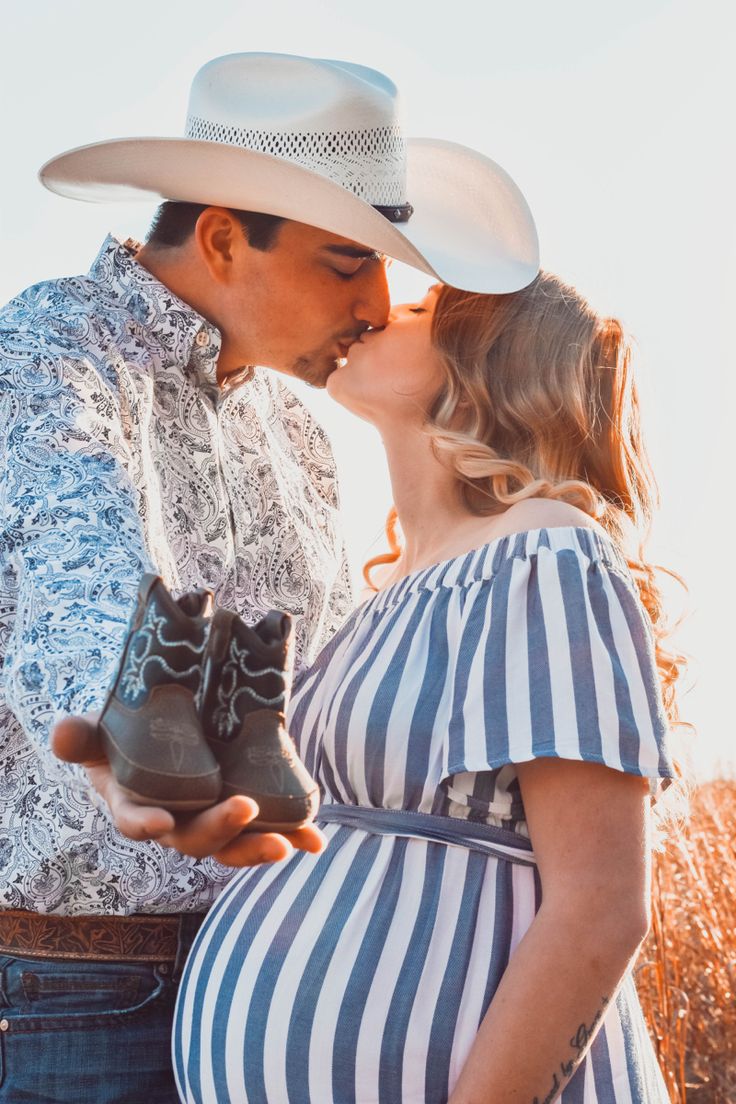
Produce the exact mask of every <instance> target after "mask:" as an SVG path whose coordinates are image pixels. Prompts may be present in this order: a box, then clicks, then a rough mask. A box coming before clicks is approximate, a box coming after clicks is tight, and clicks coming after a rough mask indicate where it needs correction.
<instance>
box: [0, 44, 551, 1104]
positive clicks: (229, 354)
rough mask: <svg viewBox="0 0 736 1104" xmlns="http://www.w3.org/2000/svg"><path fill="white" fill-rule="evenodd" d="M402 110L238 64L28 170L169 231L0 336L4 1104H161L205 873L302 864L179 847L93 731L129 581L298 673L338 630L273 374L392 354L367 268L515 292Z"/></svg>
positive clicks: (34, 302)
mask: <svg viewBox="0 0 736 1104" xmlns="http://www.w3.org/2000/svg"><path fill="white" fill-rule="evenodd" d="M396 111H397V109H396V94H395V89H394V87H393V85H392V84H391V83H390V82H389V81H388V80H387V79H386V78H385V77H383V76H382V75H381V74H378V73H376V72H374V71H373V70H369V69H365V68H364V67H362V66H353V65H350V64H348V63H338V62H326V61H319V60H315V59H305V58H291V57H285V56H281V55H259V54H256V55H252V54H250V55H249V54H241V55H232V56H229V57H226V58H218V59H215V61H213V62H210V63H209V64H208V65H207V66H205V67H204V69H203V70H201V71H200V73H199V74H198V75H197V77H196V78H195V82H194V84H193V87H192V94H191V98H190V106H189V117H188V122H187V135H188V136H187V138H186V139H184V140H176V139H171V138H168V139H135V140H120V141H116V142H108V143H99V144H97V145H95V146H90V147H83V148H82V149H80V150H75V151H71V152H70V153H67V154H63V155H61V156H60V157H58V158H55V159H54V160H53V161H51V162H49V163H48V164H47V165H46V166H45V167H44V169H43V170H42V180H43V182H44V183H45V184H46V185H47V186H48V187H50V188H52V189H53V190H56V191H58V192H60V193H61V194H64V195H67V196H71V197H80V198H96V199H100V198H105V197H108V196H112V197H116V198H122V197H123V196H125V195H128V194H131V193H132V194H135V195H137V196H140V195H143V196H149V197H156V198H157V199H159V200H161V199H164V200H165V201H166V202H165V203H164V205H163V207H161V208H160V210H159V213H158V216H157V219H156V221H155V223H154V226H153V229H152V232H151V234H150V236H149V238H148V240H147V242H146V244H145V245H144V246H141V247H139V246H138V245H136V244H135V243H131V242H127V243H125V244H121V243H119V242H117V241H115V240H114V239H112V238H108V239H107V241H106V242H105V243H104V245H103V247H102V250H101V252H100V254H99V256H98V258H97V259H96V261H95V262H94V264H93V266H92V269H91V270H90V273H89V274H88V275H87V276H84V277H75V278H70V279H65V280H59V281H53V282H49V283H45V284H40V285H37V286H35V287H33V288H30V289H28V290H27V291H26V292H24V293H23V294H21V295H20V296H18V297H17V298H16V299H15V300H13V301H12V302H11V303H10V304H8V306H7V307H6V308H5V309H4V311H3V312H2V313H1V314H0V424H1V425H2V440H3V448H4V450H5V456H4V464H3V476H2V479H3V486H2V499H1V505H2V537H1V538H0V568H1V569H2V573H3V576H2V577H3V592H2V593H3V603H2V614H1V615H0V617H1V618H2V626H1V627H2V631H1V632H0V640H2V643H3V650H4V664H3V671H2V684H1V686H0V691H1V697H0V727H1V730H2V733H3V739H4V751H3V756H4V771H5V773H4V779H5V782H4V788H3V796H2V800H3V817H2V837H0V856H1V857H2V858H1V861H2V868H1V869H0V903H1V905H2V909H3V910H4V911H2V912H0V955H2V956H3V961H4V964H5V990H4V994H3V995H4V1009H5V1010H4V1012H3V1014H2V1019H0V1031H1V1032H3V1033H4V1075H3V1081H2V1084H0V1100H3V1099H6V1100H14V1099H22V1098H23V1097H24V1095H28V1096H32V1095H33V1094H34V1093H35V1095H38V1094H39V1092H40V1093H41V1094H42V1098H43V1099H44V1100H47V1101H49V1102H50V1101H66V1100H74V1101H76V1102H77V1104H79V1102H80V1101H84V1100H89V1101H94V1102H95V1104H103V1102H105V1101H108V1100H110V1101H112V1100H115V1101H122V1100H131V1101H140V1100H143V1099H146V1100H150V1101H154V1100H161V1101H169V1100H172V1101H173V1100H175V1099H176V1093H175V1089H174V1085H173V1079H172V1077H171V1074H170V1070H169V1045H168V1035H169V1029H170V1022H171V1015H172V1006H173V1000H174V997H175V992H176V983H177V980H178V976H179V973H180V969H181V965H182V962H183V957H184V954H185V952H186V948H187V945H188V942H189V941H190V940H191V936H192V934H193V931H194V930H195V929H196V926H197V924H198V923H199V922H200V921H201V918H202V915H203V913H204V911H205V910H206V909H207V907H208V906H209V904H210V903H211V902H212V901H213V900H214V898H215V896H216V895H217V893H218V892H219V891H220V890H221V889H222V888H223V886H224V885H225V884H226V882H227V876H228V870H227V868H226V867H225V866H222V865H219V864H218V862H217V861H216V859H219V860H221V862H222V863H226V864H228V865H230V866H238V865H245V864H251V863H256V862H267V861H273V860H277V859H279V858H281V857H283V856H284V855H285V854H287V853H288V851H289V849H290V847H291V846H297V847H300V848H303V849H304V850H307V851H309V850H318V849H319V848H320V847H321V846H322V840H321V836H320V834H319V832H318V830H317V829H316V828H305V829H302V830H301V831H300V832H298V833H295V834H294V835H293V837H291V839H286V838H284V837H282V836H278V835H258V834H251V835H248V834H246V835H242V834H241V832H242V828H243V827H244V826H245V825H246V824H247V823H248V821H250V820H251V819H253V818H254V816H255V815H256V813H257V809H256V807H255V805H254V803H253V802H250V801H249V800H248V799H247V798H244V797H235V798H231V799H230V800H229V801H226V802H222V803H220V804H219V805H216V806H214V807H212V808H210V809H207V810H206V811H205V812H203V813H200V814H197V815H196V816H192V817H190V818H188V819H184V818H183V819H181V820H180V821H179V822H178V823H177V822H175V821H174V819H173V817H172V816H171V814H170V813H167V812H165V811H164V810H162V809H151V808H145V807H141V806H135V805H132V804H131V802H130V801H129V800H128V799H127V798H126V795H125V794H124V793H123V792H122V791H121V790H120V788H119V787H118V786H117V785H116V783H115V782H114V780H113V779H112V776H111V774H110V772H109V769H108V768H107V766H106V763H105V762H104V759H103V758H102V757H101V752H100V746H99V743H98V740H97V734H96V730H95V725H94V713H95V711H96V710H98V709H99V708H100V706H101V704H102V702H103V700H104V697H105V693H106V690H107V687H108V685H109V684H110V681H111V678H112V676H113V674H114V672H115V669H116V666H117V662H118V657H119V651H120V646H121V643H122V640H123V637H124V634H125V627H126V623H127V620H128V616H129V613H130V610H131V608H132V606H133V603H134V600H135V592H136V586H137V582H138V579H139V577H140V575H141V574H142V572H144V571H155V572H156V573H158V574H160V575H161V576H162V577H163V579H164V581H165V582H166V584H167V585H168V586H169V587H170V588H171V589H172V590H173V591H175V592H182V591H186V590H191V589H193V588H195V587H197V586H202V585H204V586H207V587H209V588H210V589H212V590H213V591H214V596H215V601H216V602H217V603H218V604H219V605H221V606H225V607H229V608H232V609H235V610H237V611H238V612H240V613H241V614H242V615H243V616H244V617H245V618H246V619H247V620H249V621H252V620H254V619H257V618H258V617H259V616H260V615H262V614H263V613H265V612H266V611H267V610H268V609H269V608H271V607H275V608H281V609H286V610H288V611H289V612H290V613H291V614H292V615H293V618H294V625H295V637H296V651H297V662H298V663H305V662H308V661H309V660H311V659H312V658H313V657H314V655H315V653H316V651H317V649H318V648H319V646H320V644H321V643H323V642H324V641H325V640H326V639H328V638H329V636H330V635H331V633H332V632H333V631H334V630H335V629H336V627H337V626H338V625H339V624H340V621H341V620H342V618H343V617H344V615H345V613H346V612H347V609H348V608H349V604H350V592H349V583H348V573H347V568H346V563H345V553H344V545H343V542H342V539H341V537H340V535H339V530H338V524H337V505H338V503H337V492H336V486H335V474H334V469H333V464H332V460H331V456H330V452H329V448H328V445H327V443H326V441H325V439H324V436H323V434H322V433H321V431H320V430H319V428H318V427H317V426H316V425H315V424H314V423H313V421H312V419H311V418H310V416H309V414H308V413H307V412H306V410H304V408H303V407H302V406H301V404H300V403H299V402H298V400H297V399H296V398H295V397H294V396H293V395H292V394H291V393H290V392H289V391H288V389H287V388H286V387H285V386H284V384H283V383H282V382H281V381H280V377H279V376H278V375H275V374H272V372H271V371H269V369H275V370H276V372H278V373H281V374H285V375H287V376H288V375H293V376H295V377H299V378H301V379H305V380H308V381H309V382H310V383H312V384H314V385H316V386H322V385H323V384H324V382H325V380H326V378H327V376H328V375H329V373H330V372H331V371H332V370H333V369H334V367H335V366H336V363H337V361H338V360H339V359H340V358H341V357H343V356H344V355H345V353H346V352H347V350H348V348H349V347H350V345H351V344H352V343H353V342H354V341H355V340H357V339H358V338H359V337H360V334H361V333H362V332H363V331H364V330H365V329H366V328H368V327H371V326H373V327H380V326H383V325H385V324H386V321H387V318H388V310H389V302H388V290H387V284H386V275H385V268H384V260H383V257H384V255H385V254H388V255H391V256H394V257H397V258H399V259H402V260H405V261H407V262H408V263H410V264H413V265H415V266H416V267H418V268H420V269H422V270H423V271H426V272H427V273H428V274H429V275H430V276H432V278H434V279H436V278H438V277H439V278H440V279H444V280H447V281H448V282H452V283H456V284H458V285H459V286H465V287H468V288H470V289H474V290H479V291H504V290H506V291H510V290H513V289H514V288H516V287H520V286H523V285H524V284H525V283H527V282H528V281H529V280H530V279H532V278H533V276H534V274H535V272H536V268H537V253H536V238H535V234H534V227H533V222H532V221H531V216H530V215H529V212H528V209H527V208H526V205H525V203H524V200H523V198H522V197H521V195H520V193H519V192H518V190H517V189H516V188H515V186H514V185H513V182H511V181H510V180H509V178H508V177H507V176H506V175H505V174H504V173H503V171H502V170H500V169H499V168H498V166H495V165H494V164H493V162H490V161H488V160H487V159H486V158H483V157H481V156H480V155H478V154H474V153H473V152H472V151H468V150H465V149H463V148H462V147H456V146H451V145H450V144H449V143H442V142H431V141H429V140H415V141H414V143H413V144H412V143H411V142H410V143H408V145H407V143H406V142H405V140H404V139H403V137H402V135H401V131H400V128H399V124H398V121H397V114H396ZM456 239H458V241H459V244H458V247H457V248H454V247H453V242H454V241H455V240H456ZM254 365H262V366H264V367H261V368H255V367H253V366H254ZM85 714H86V715H87V717H86V719H85V717H84V715H85ZM55 724H56V732H55V744H54V746H55V749H56V751H57V752H58V753H59V754H60V755H61V756H62V758H64V759H66V760H68V762H66V763H62V762H61V761H60V760H59V759H57V758H55V757H54V755H53V754H52V752H51V747H50V743H51V733H52V729H53V727H54V725H55ZM83 764H86V767H87V769H86V770H85V767H84V766H83ZM98 795H100V796H101V798H102V799H103V800H100V799H99V796H98ZM213 856H215V857H216V858H213Z"/></svg>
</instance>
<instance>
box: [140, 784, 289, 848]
mask: <svg viewBox="0 0 736 1104" xmlns="http://www.w3.org/2000/svg"><path fill="white" fill-rule="evenodd" d="M256 816H258V806H257V805H256V803H255V801H251V799H250V798H249V797H243V796H242V795H238V796H236V797H230V798H228V799H227V801H221V802H220V803H219V804H218V805H212V806H211V807H210V808H209V809H205V810H204V811H203V812H201V813H196V814H195V815H194V816H190V817H187V818H186V819H184V818H182V817H180V818H179V820H178V822H177V824H176V827H175V828H174V829H173V830H172V831H171V832H167V833H166V834H165V835H163V836H158V837H157V838H158V841H159V843H163V844H165V845H166V846H167V847H175V848H176V850H177V851H183V852H184V854H185V855H192V856H193V857H194V858H195V859H201V858H204V857H205V856H206V855H216V854H217V853H218V852H219V851H220V850H221V849H222V848H223V847H226V846H227V845H228V844H229V843H230V842H231V840H233V839H234V838H235V837H236V836H237V835H239V834H240V833H241V832H242V830H243V828H245V826H246V825H247V824H248V823H249V822H250V821H251V820H253V818H254V817H256ZM287 848H288V845H287Z"/></svg>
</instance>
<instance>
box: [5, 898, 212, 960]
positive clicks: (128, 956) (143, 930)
mask: <svg viewBox="0 0 736 1104" xmlns="http://www.w3.org/2000/svg"><path fill="white" fill-rule="evenodd" d="M203 919H204V913H181V914H178V915H162V916H157V915H153V914H152V915H140V914H139V915H137V916H56V915H52V914H44V913H39V912H26V911H25V910H24V909H5V910H0V954H8V955H17V956H18V957H21V958H22V957H23V956H24V955H27V956H29V957H31V958H73V959H80V958H85V959H92V960H95V961H97V962H112V961H126V962H176V961H178V959H179V958H181V952H182V950H184V953H186V950H185V949H184V947H183V945H184V944H186V949H188V946H189V944H191V941H192V939H193V938H194V935H195V934H196V931H197V928H198V927H199V925H200V924H201V923H202V920H203Z"/></svg>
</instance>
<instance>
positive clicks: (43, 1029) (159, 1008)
mask: <svg viewBox="0 0 736 1104" xmlns="http://www.w3.org/2000/svg"><path fill="white" fill-rule="evenodd" d="M178 972H179V971H178V969H175V967H174V963H135V962H94V961H90V960H89V959H74V960H60V959H48V958H14V957H12V958H11V957H9V956H0V1102H2V1104H25V1102H30V1101H34V1102H35V1104H67V1102H69V1104H71V1102H73V1104H178V1101H179V1095H178V1093H177V1091H176V1087H175V1084H174V1077H173V1073H172V1068H171V1025H172V1020H173V1016H174V1001H175V999H176V990H177V987H178V978H177V976H176V975H177V974H178Z"/></svg>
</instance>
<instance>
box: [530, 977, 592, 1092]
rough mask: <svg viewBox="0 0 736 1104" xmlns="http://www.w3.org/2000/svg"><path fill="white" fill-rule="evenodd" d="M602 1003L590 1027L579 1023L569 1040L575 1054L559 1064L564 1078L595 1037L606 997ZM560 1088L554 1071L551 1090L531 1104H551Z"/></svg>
mask: <svg viewBox="0 0 736 1104" xmlns="http://www.w3.org/2000/svg"><path fill="white" fill-rule="evenodd" d="M602 1003H603V1007H602V1008H599V1009H598V1011H597V1012H596V1014H595V1016H594V1017H593V1022H592V1023H591V1025H590V1027H586V1025H585V1023H581V1024H580V1027H579V1028H578V1029H577V1031H576V1032H575V1034H574V1035H573V1037H572V1039H571V1040H570V1046H571V1047H572V1048H573V1050H574V1051H575V1054H574V1055H573V1057H572V1058H570V1059H564V1058H563V1059H562V1061H561V1062H560V1073H561V1074H562V1076H563V1077H564V1078H568V1077H571V1076H572V1074H573V1073H574V1071H575V1069H576V1067H577V1066H578V1065H579V1064H580V1062H581V1060H582V1057H583V1052H584V1050H585V1048H586V1047H587V1045H588V1043H589V1042H590V1040H591V1039H592V1038H593V1036H594V1035H595V1033H596V1030H597V1028H598V1025H599V1024H600V1022H601V1020H602V1019H603V1013H604V1011H605V1009H606V1007H607V1005H608V997H603V998H602ZM561 1088H562V1084H561V1082H560V1080H559V1078H558V1076H557V1072H556V1071H555V1072H554V1073H553V1074H552V1088H551V1089H550V1090H549V1092H548V1093H547V1095H546V1096H545V1097H543V1098H540V1097H538V1096H535V1097H534V1100H533V1101H532V1104H552V1101H553V1100H554V1099H555V1097H556V1096H557V1094H558V1093H559V1091H560V1089H561Z"/></svg>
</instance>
